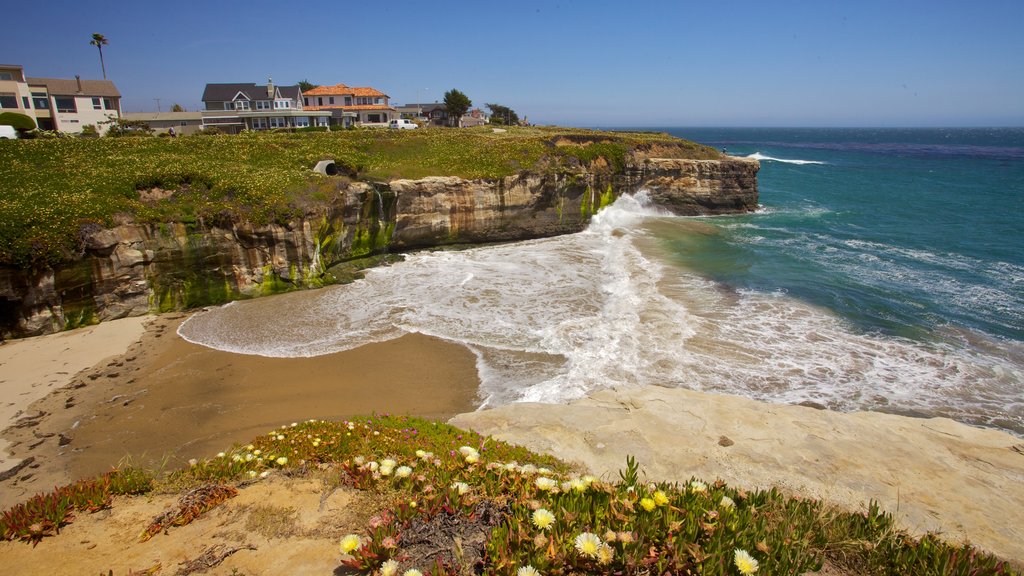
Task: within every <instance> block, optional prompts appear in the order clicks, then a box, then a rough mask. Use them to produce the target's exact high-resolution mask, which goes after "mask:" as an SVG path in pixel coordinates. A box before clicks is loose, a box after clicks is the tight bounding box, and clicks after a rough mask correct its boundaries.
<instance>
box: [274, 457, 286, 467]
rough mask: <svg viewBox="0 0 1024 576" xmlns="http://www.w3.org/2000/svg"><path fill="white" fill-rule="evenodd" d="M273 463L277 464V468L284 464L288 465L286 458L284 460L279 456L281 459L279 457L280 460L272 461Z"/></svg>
mask: <svg viewBox="0 0 1024 576" xmlns="http://www.w3.org/2000/svg"><path fill="white" fill-rule="evenodd" d="M274 462H277V465H278V466H284V465H285V464H287V463H288V459H287V458H285V457H284V456H281V457H280V458H278V459H277V460H274Z"/></svg>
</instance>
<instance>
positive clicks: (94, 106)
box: [0, 65, 121, 134]
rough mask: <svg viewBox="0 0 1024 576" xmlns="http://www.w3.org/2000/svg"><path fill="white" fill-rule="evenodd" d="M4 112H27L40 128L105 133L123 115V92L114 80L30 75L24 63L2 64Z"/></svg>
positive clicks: (0, 81) (0, 104)
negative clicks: (90, 127)
mask: <svg viewBox="0 0 1024 576" xmlns="http://www.w3.org/2000/svg"><path fill="white" fill-rule="evenodd" d="M0 112H17V113H19V114H24V115H26V116H28V117H30V118H32V119H33V120H34V121H35V123H36V125H37V126H38V127H39V129H40V130H57V131H60V132H68V133H72V134H78V133H81V132H82V128H83V127H85V126H88V125H92V126H95V127H96V129H97V130H99V131H100V133H103V132H106V131H107V129H108V128H109V122H110V121H111V120H113V119H114V118H120V117H121V93H120V92H118V91H117V87H116V86H114V83H113V82H111V81H110V80H82V79H81V77H79V76H75V78H74V79H73V80H70V79H65V78H34V77H26V76H25V72H24V69H23V68H22V67H21V66H17V65H0Z"/></svg>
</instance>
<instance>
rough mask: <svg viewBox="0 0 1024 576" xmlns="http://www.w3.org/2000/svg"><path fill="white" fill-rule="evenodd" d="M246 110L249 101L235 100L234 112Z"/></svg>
mask: <svg viewBox="0 0 1024 576" xmlns="http://www.w3.org/2000/svg"><path fill="white" fill-rule="evenodd" d="M248 109H249V101H248V100H235V110H248Z"/></svg>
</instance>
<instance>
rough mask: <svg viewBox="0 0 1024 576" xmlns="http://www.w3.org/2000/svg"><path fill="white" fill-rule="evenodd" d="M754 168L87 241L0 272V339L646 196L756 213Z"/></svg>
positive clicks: (372, 198) (514, 188) (328, 273)
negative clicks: (44, 262) (61, 260)
mask: <svg viewBox="0 0 1024 576" xmlns="http://www.w3.org/2000/svg"><path fill="white" fill-rule="evenodd" d="M758 169H759V165H758V163H757V161H753V160H746V159H740V158H726V159H722V160H681V159H660V158H641V157H638V156H634V157H633V158H630V159H629V162H627V163H626V165H625V168H624V169H623V170H619V171H614V170H611V169H609V168H608V167H607V166H606V165H605V166H600V165H599V166H590V167H589V168H587V169H580V170H576V171H558V172H555V173H550V174H541V173H532V172H523V173H520V174H518V175H515V176H509V177H506V178H500V179H490V180H465V179H461V178H454V177H433V178H424V179H420V180H393V181H391V182H390V183H365V182H347V181H344V180H339V181H338V186H337V189H336V193H335V194H334V197H333V198H331V199H330V200H329V201H328V202H325V203H323V204H322V205H319V206H316V207H314V208H311V209H309V210H307V211H306V214H305V216H304V217H302V218H299V219H296V220H293V221H291V222H288V223H286V224H270V225H265V226H254V225H252V224H250V223H247V222H235V223H226V224H219V225H204V224H203V223H202V222H198V223H189V224H186V223H162V224H143V223H136V222H131V221H127V222H125V223H123V224H121V225H119V226H117V227H114V228H111V229H96V230H89V231H86V232H85V233H83V235H82V239H81V240H82V247H83V253H82V255H81V257H80V258H78V259H76V260H74V261H71V262H67V263H65V264H64V265H62V266H60V267H55V268H53V267H46V268H41V269H32V270H26V269H17V268H0V334H2V336H3V337H12V336H30V335H37V334H45V333H49V332H55V331H59V330H62V329H67V328H73V327H76V326H80V325H84V324H89V323H94V322H97V321H102V320H108V319H113V318H120V317H125V316H133V315H140V314H146V313H148V312H150V311H167V310H173V309H184V308H192V307H197V306H203V305H208V304H219V303H224V302H228V301H231V300H236V299H240V298H249V297H256V296H262V295H268V294H274V293H278V292H284V291H289V290H293V289H298V288H308V287H317V286H321V285H324V284H329V283H332V282H335V281H337V275H336V274H334V273H332V267H334V266H335V265H337V264H339V263H343V262H346V261H351V260H354V259H360V258H365V257H369V256H374V255H380V254H385V253H387V252H389V251H394V252H397V251H403V250H410V249H415V248H425V247H431V246H440V245H445V244H460V243H481V242H496V241H509V240H522V239H528V238H538V237H545V236H554V235H558V234H568V233H572V232H578V231H580V230H583V229H584V228H585V227H586V225H587V223H588V222H589V221H590V218H591V216H593V215H594V214H595V213H597V212H598V211H599V210H601V209H602V208H603V207H605V206H607V205H608V204H610V203H612V202H614V200H615V199H616V198H617V197H618V196H620V195H622V194H627V193H634V192H636V191H638V190H640V189H647V190H649V191H650V193H651V197H652V198H653V199H654V201H655V202H656V203H657V204H659V205H661V206H663V207H665V208H668V209H669V210H671V211H672V212H674V213H676V214H679V215H704V214H728V213H742V212H749V211H753V210H754V209H756V207H757V171H758Z"/></svg>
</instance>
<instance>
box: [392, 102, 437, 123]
mask: <svg viewBox="0 0 1024 576" xmlns="http://www.w3.org/2000/svg"><path fill="white" fill-rule="evenodd" d="M398 111H399V113H400V114H401V115H402V116H403V117H405V118H417V117H418V118H426V119H427V122H428V123H429V124H433V125H435V126H447V125H448V108H446V107H445V105H444V103H443V102H428V103H425V104H423V103H421V104H406V105H405V106H399V107H398Z"/></svg>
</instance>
